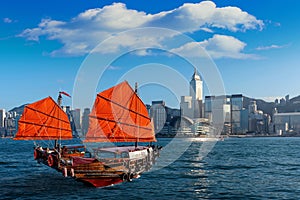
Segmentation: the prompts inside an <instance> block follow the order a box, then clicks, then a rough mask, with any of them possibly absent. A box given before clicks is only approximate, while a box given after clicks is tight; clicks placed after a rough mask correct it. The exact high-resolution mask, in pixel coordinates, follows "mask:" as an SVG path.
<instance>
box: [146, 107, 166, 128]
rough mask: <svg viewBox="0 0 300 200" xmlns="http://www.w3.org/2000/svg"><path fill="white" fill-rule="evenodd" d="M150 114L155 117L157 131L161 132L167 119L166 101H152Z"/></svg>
mask: <svg viewBox="0 0 300 200" xmlns="http://www.w3.org/2000/svg"><path fill="white" fill-rule="evenodd" d="M150 116H151V118H153V122H154V131H155V133H158V132H160V131H161V130H162V129H163V128H164V125H165V123H166V119H167V113H166V109H165V102H164V101H152V106H151V112H150Z"/></svg>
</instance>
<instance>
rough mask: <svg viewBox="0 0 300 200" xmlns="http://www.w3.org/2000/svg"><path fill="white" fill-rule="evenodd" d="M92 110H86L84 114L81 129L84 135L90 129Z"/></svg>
mask: <svg viewBox="0 0 300 200" xmlns="http://www.w3.org/2000/svg"><path fill="white" fill-rule="evenodd" d="M90 112H91V110H90V109H89V108H85V109H84V111H83V114H82V122H81V129H82V134H83V135H85V134H86V133H87V131H88V129H89V115H90Z"/></svg>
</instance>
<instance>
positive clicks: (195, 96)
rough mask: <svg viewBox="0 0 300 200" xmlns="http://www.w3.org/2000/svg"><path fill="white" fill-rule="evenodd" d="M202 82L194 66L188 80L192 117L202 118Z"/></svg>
mask: <svg viewBox="0 0 300 200" xmlns="http://www.w3.org/2000/svg"><path fill="white" fill-rule="evenodd" d="M202 93H203V82H202V80H201V78H200V76H199V75H198V73H197V70H196V68H195V69H194V74H193V76H192V80H191V81H190V96H192V107H193V108H192V109H193V119H197V118H202V100H203V98H202V96H203V94H202Z"/></svg>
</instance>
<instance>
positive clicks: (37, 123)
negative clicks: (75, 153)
mask: <svg viewBox="0 0 300 200" xmlns="http://www.w3.org/2000/svg"><path fill="white" fill-rule="evenodd" d="M14 139H15V140H55V139H57V140H59V139H63V140H65V139H72V130H71V126H70V122H69V119H68V116H67V114H66V113H65V112H64V111H63V110H62V109H61V107H60V106H59V105H58V104H57V103H56V102H55V101H54V100H53V99H52V98H51V97H47V98H45V99H42V100H40V101H37V102H35V103H32V104H29V105H27V106H26V107H25V109H24V112H23V114H22V117H21V118H20V120H19V122H18V132H17V134H16V136H15V138H14Z"/></svg>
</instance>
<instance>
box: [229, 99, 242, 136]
mask: <svg viewBox="0 0 300 200" xmlns="http://www.w3.org/2000/svg"><path fill="white" fill-rule="evenodd" d="M243 104H244V98H243V95H241V94H235V95H232V96H231V134H239V133H243V128H242V110H243Z"/></svg>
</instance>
